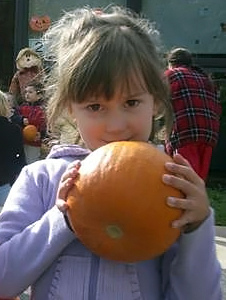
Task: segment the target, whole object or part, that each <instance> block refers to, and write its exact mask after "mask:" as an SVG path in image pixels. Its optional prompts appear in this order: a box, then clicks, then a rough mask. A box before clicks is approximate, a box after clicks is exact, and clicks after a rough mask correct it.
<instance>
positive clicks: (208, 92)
mask: <svg viewBox="0 0 226 300" xmlns="http://www.w3.org/2000/svg"><path fill="white" fill-rule="evenodd" d="M167 60H168V69H167V70H166V71H165V76H166V77H167V78H168V81H169V84H170V86H171V100H172V106H173V110H174V122H173V128H172V132H171V134H170V137H169V140H167V141H166V152H167V153H168V154H169V155H171V156H172V155H173V154H174V153H176V152H178V153H180V154H181V155H183V156H184V157H185V158H186V159H187V160H188V161H189V163H190V164H191V165H192V167H193V168H194V170H195V171H196V172H197V173H198V174H199V176H200V177H201V178H202V179H204V180H205V179H206V178H207V176H208V172H209V167H210V162H211V157H212V151H213V148H214V147H215V146H216V144H217V140H218V133H219V127H220V115H221V110H222V108H221V103H220V100H219V93H218V92H217V89H216V87H215V85H214V83H213V81H212V80H211V78H210V77H209V76H208V75H207V74H206V73H205V72H204V71H203V70H202V69H201V68H200V67H198V66H195V65H194V64H193V61H192V54H191V53H190V52H189V51H188V50H187V49H184V48H176V49H173V50H171V51H170V52H169V54H168V57H167Z"/></svg>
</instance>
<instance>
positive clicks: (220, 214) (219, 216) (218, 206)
mask: <svg viewBox="0 0 226 300" xmlns="http://www.w3.org/2000/svg"><path fill="white" fill-rule="evenodd" d="M207 192H208V195H209V199H210V203H211V206H212V207H213V208H214V211H215V219H216V225H217V226H226V190H225V189H223V188H222V187H221V186H219V187H218V188H217V187H214V188H207Z"/></svg>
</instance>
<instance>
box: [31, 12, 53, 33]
mask: <svg viewBox="0 0 226 300" xmlns="http://www.w3.org/2000/svg"><path fill="white" fill-rule="evenodd" d="M50 24H51V19H50V17H49V16H47V15H45V16H33V17H31V19H30V22H29V25H30V28H31V29H32V30H33V31H39V32H42V31H46V30H47V29H48V28H49V26H50Z"/></svg>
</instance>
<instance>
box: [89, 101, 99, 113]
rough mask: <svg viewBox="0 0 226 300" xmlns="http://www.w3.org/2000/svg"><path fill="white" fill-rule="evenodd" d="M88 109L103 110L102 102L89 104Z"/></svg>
mask: <svg viewBox="0 0 226 300" xmlns="http://www.w3.org/2000/svg"><path fill="white" fill-rule="evenodd" d="M87 109H88V110H90V111H94V112H95V111H100V110H101V105H100V104H97V103H96V104H90V105H88V106H87Z"/></svg>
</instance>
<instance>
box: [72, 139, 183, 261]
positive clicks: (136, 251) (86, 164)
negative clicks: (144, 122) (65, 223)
mask: <svg viewBox="0 0 226 300" xmlns="http://www.w3.org/2000/svg"><path fill="white" fill-rule="evenodd" d="M167 161H172V159H171V158H170V157H169V156H168V155H166V154H165V153H163V152H161V151H160V150H158V149H157V148H155V147H154V146H152V145H150V144H148V143H143V142H132V141H128V142H113V143H110V144H107V145H105V146H103V147H101V148H99V149H97V150H95V151H94V152H92V153H91V154H90V155H89V156H88V157H87V158H86V159H85V160H84V161H82V165H81V168H80V169H79V176H78V178H77V179H76V181H75V184H76V187H75V186H74V187H72V189H71V190H70V192H69V195H68V198H67V203H68V205H69V210H68V216H69V221H70V224H71V226H72V228H73V230H74V231H75V233H76V236H77V237H78V238H79V239H80V240H81V242H82V243H83V244H84V245H85V246H86V247H87V248H88V249H90V250H91V251H92V252H94V253H95V254H97V255H99V256H101V257H103V258H107V259H111V260H117V261H123V262H134V261H140V260H146V259H152V258H154V257H156V256H158V255H160V254H162V253H163V252H165V251H166V250H167V249H168V248H169V247H170V246H171V245H172V244H173V243H174V242H175V241H176V239H177V238H178V236H179V234H180V231H179V229H174V228H172V226H171V223H172V221H173V220H176V219H178V218H179V217H180V215H181V210H179V209H175V208H171V207H169V206H168V205H167V204H166V199H167V197H168V196H175V197H183V195H182V193H181V192H180V191H178V190H176V189H174V188H172V187H170V186H167V185H165V184H164V183H163V182H162V175H163V174H164V173H168V172H167V171H166V169H165V168H164V164H165V162H167Z"/></svg>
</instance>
